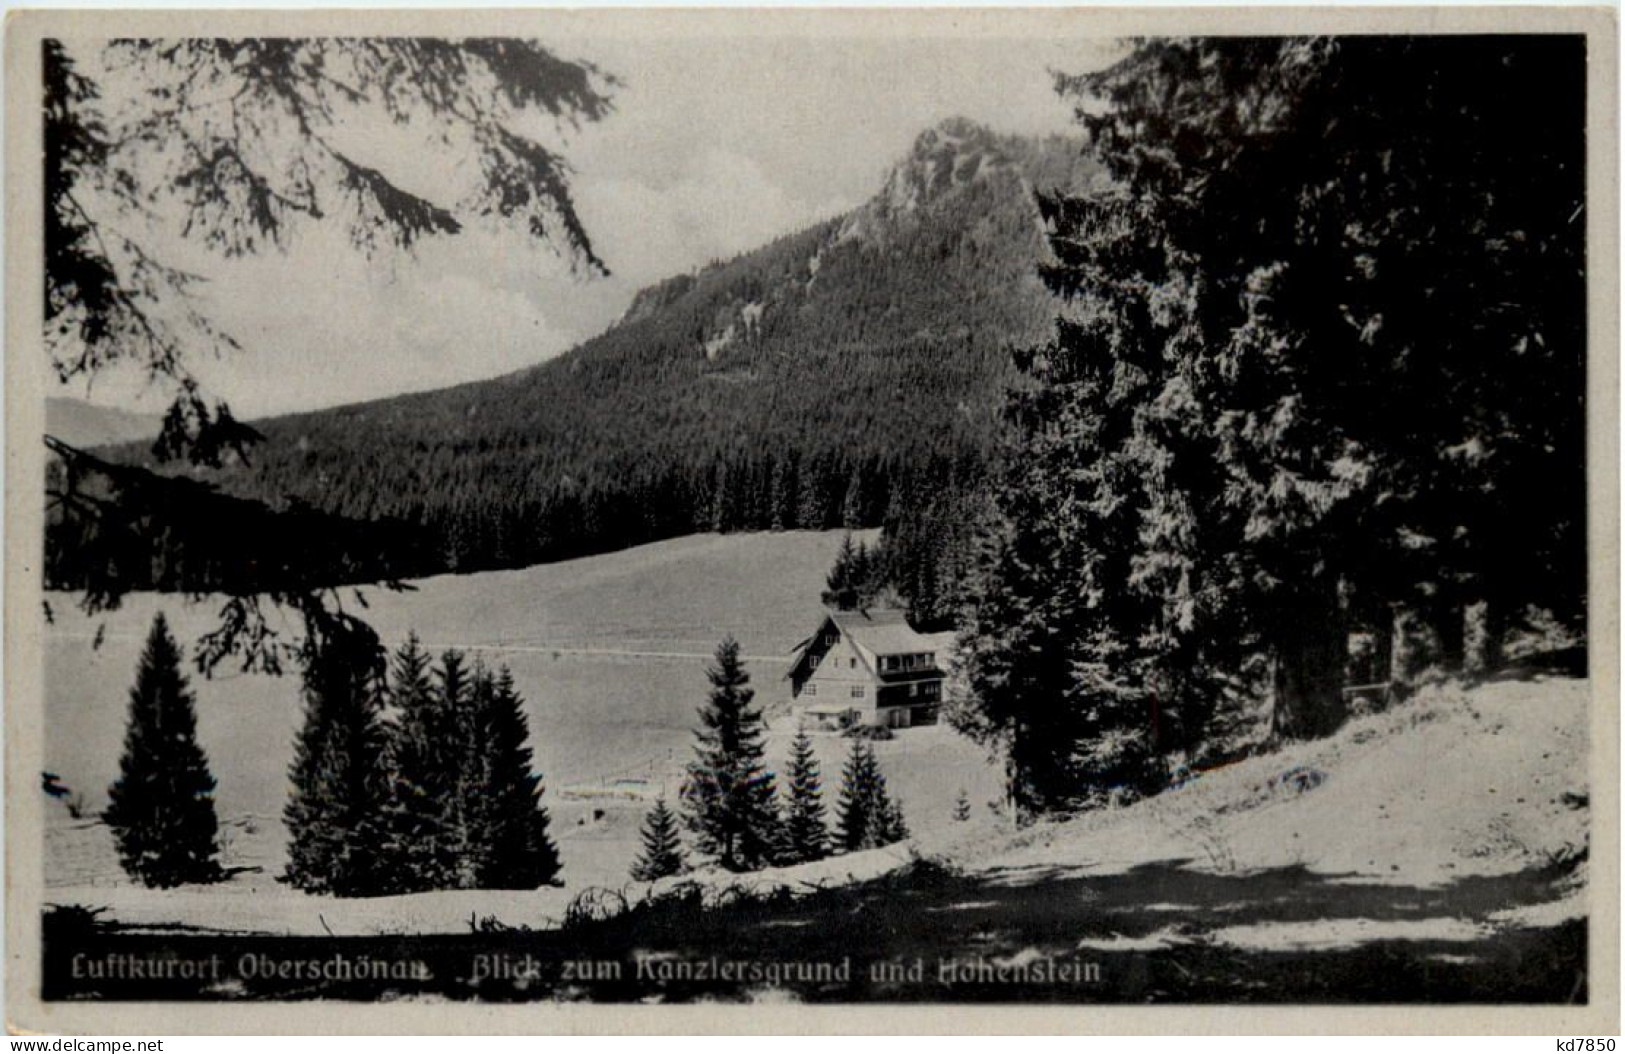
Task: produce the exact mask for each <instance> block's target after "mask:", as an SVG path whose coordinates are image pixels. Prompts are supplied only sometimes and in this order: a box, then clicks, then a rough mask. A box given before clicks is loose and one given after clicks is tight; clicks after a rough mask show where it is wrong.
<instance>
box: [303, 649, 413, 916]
mask: <svg viewBox="0 0 1625 1054" xmlns="http://www.w3.org/2000/svg"><path fill="white" fill-rule="evenodd" d="M382 665H383V662H382V655H381V653H380V649H379V647H378V644H377V640H376V638H374V637H372V636H371V634H369V633H363V632H359V631H355V630H343V631H336V632H334V633H333V634H332V635H331V636H329V637H328V638H327V639H325V640H323V641H320V642H317V643H316V645H315V647H314V648H313V653H312V656H311V658H310V660H309V662H308V664H307V666H306V669H305V723H304V727H303V728H302V729H301V730H300V733H299V737H298V740H297V742H296V744H295V749H294V761H293V765H292V766H291V768H290V770H289V777H290V779H291V781H292V783H293V792H292V797H291V798H290V799H289V801H288V804H287V806H286V808H284V810H283V818H284V822H285V823H286V825H287V829H288V836H289V846H288V865H287V870H286V873H285V876H284V880H285V881H286V882H288V883H289V884H290V885H293V886H295V887H296V888H298V889H302V890H304V891H306V892H307V893H333V894H336V895H338V896H344V897H353V896H371V895H376V894H378V893H383V892H389V891H391V889H392V888H393V885H392V879H391V877H390V870H391V868H390V864H391V861H390V859H389V854H388V852H387V850H388V846H389V838H388V834H387V832H386V828H385V824H386V818H385V812H386V810H385V804H386V802H387V800H388V793H389V789H388V775H387V771H386V769H385V765H384V752H385V749H386V746H387V740H386V735H385V730H384V727H383V723H382V721H381V720H380V698H379V697H380V694H381V693H380V691H379V682H380V681H381V680H382V676H381V675H382Z"/></svg>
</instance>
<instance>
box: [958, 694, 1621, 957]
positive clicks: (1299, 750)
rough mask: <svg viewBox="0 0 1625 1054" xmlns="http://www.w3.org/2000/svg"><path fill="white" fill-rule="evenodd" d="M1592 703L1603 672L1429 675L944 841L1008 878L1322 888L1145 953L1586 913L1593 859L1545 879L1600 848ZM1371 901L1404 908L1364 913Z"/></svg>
mask: <svg viewBox="0 0 1625 1054" xmlns="http://www.w3.org/2000/svg"><path fill="white" fill-rule="evenodd" d="M1590 704H1591V692H1590V685H1589V682H1587V681H1584V680H1576V679H1573V678H1564V677H1545V676H1541V677H1534V678H1531V679H1519V680H1505V681H1499V682H1491V683H1487V684H1483V685H1480V686H1477V687H1473V688H1470V689H1463V688H1461V687H1459V686H1456V685H1442V686H1437V687H1432V688H1428V689H1425V690H1423V691H1422V692H1421V693H1419V694H1418V696H1417V697H1416V698H1414V699H1412V700H1410V701H1409V702H1407V703H1405V704H1403V705H1401V706H1398V707H1396V708H1394V709H1393V710H1390V711H1388V712H1386V713H1382V714H1376V715H1372V716H1368V717H1364V718H1360V719H1357V720H1355V721H1352V722H1350V724H1349V725H1348V726H1346V727H1345V728H1344V729H1342V730H1341V731H1340V732H1338V733H1337V734H1336V735H1334V736H1332V737H1330V738H1328V739H1325V740H1320V741H1316V742H1311V743H1303V744H1297V745H1293V746H1290V747H1287V748H1285V749H1283V750H1281V751H1279V752H1277V753H1272V754H1265V755H1261V756H1258V757H1254V758H1250V759H1248V760H1246V761H1243V762H1240V763H1237V764H1234V765H1231V766H1228V767H1226V768H1224V769H1221V770H1218V771H1212V772H1207V773H1204V774H1203V775H1201V776H1200V777H1199V778H1198V779H1196V780H1195V781H1193V782H1192V783H1190V784H1187V785H1186V786H1184V787H1182V788H1180V789H1177V790H1173V791H1169V792H1167V793H1164V794H1161V795H1158V796H1157V797H1155V798H1150V799H1147V800H1144V801H1141V802H1137V803H1135V804H1133V805H1130V806H1127V807H1124V808H1120V809H1115V810H1109V811H1105V812H1101V813H1097V814H1093V815H1090V816H1087V817H1084V818H1081V819H1078V820H1074V821H1071V822H1064V823H1054V824H1041V825H1038V826H1036V827H1035V828H1032V829H1030V830H1028V831H1024V832H1022V833H1020V834H1019V835H1015V836H1011V837H1009V838H1007V839H1005V840H1003V841H998V842H994V843H985V842H984V843H982V844H981V845H976V844H970V843H967V844H961V845H959V846H957V847H952V848H948V849H947V850H946V851H947V852H948V853H949V855H951V856H953V857H955V858H956V859H958V860H959V861H961V862H962V863H964V864H966V865H969V866H970V867H971V868H972V869H973V870H975V871H978V872H980V873H982V874H984V875H987V876H988V877H989V878H990V879H991V880H992V881H995V882H997V883H999V884H1007V885H1026V884H1032V885H1040V884H1043V883H1048V882H1056V881H1060V880H1064V879H1068V878H1083V877H1096V876H1112V875H1121V876H1126V878H1125V881H1128V882H1133V881H1135V877H1134V876H1133V875H1132V874H1130V873H1131V872H1135V871H1137V870H1138V871H1140V872H1142V873H1149V872H1151V871H1155V872H1156V873H1158V874H1159V875H1161V876H1167V875H1169V874H1172V873H1184V874H1190V875H1192V876H1198V875H1200V876H1216V877H1222V878H1236V879H1246V878H1247V877H1248V876H1264V875H1273V876H1283V875H1289V874H1293V873H1301V874H1303V875H1304V876H1305V880H1304V881H1302V882H1300V883H1298V885H1299V886H1300V887H1302V888H1304V889H1306V890H1307V889H1311V888H1314V889H1318V890H1319V892H1318V893H1317V894H1316V895H1318V896H1321V897H1323V898H1325V900H1326V910H1324V911H1321V912H1316V911H1313V910H1311V911H1310V912H1308V914H1311V915H1312V916H1314V917H1309V918H1297V917H1288V916H1290V915H1291V913H1289V912H1285V911H1281V912H1268V911H1265V912H1261V913H1260V914H1263V915H1265V916H1270V915H1274V916H1275V917H1273V918H1268V917H1267V918H1265V919H1263V920H1261V921H1254V922H1250V923H1249V924H1247V925H1241V926H1223V925H1213V926H1212V928H1211V929H1206V928H1204V930H1203V932H1201V933H1200V934H1194V935H1193V934H1191V933H1188V932H1187V933H1181V932H1177V931H1175V930H1172V929H1170V930H1167V931H1164V932H1161V933H1158V934H1153V935H1150V936H1146V937H1138V938H1136V940H1137V941H1138V942H1139V944H1141V945H1143V946H1144V947H1143V948H1142V949H1141V950H1145V949H1148V948H1154V947H1167V946H1174V945H1177V944H1179V943H1180V942H1182V941H1189V940H1192V939H1199V940H1202V941H1205V942H1212V943H1217V944H1228V945H1232V946H1234V947H1238V948H1247V949H1276V950H1288V949H1297V950H1316V949H1322V950H1323V949H1328V948H1338V947H1348V946H1352V945H1356V944H1360V943H1365V942H1372V941H1395V940H1401V941H1404V940H1418V941H1420V940H1432V941H1441V940H1442V941H1458V940H1459V941H1464V942H1465V941H1472V940H1476V939H1479V938H1482V937H1484V936H1486V935H1489V934H1491V933H1493V932H1494V931H1496V930H1498V929H1500V928H1504V927H1509V926H1526V927H1535V928H1544V927H1549V926H1554V925H1557V924H1559V923H1561V922H1563V921H1565V920H1567V919H1573V918H1581V917H1584V916H1585V915H1586V914H1587V907H1586V899H1585V888H1584V875H1585V868H1584V865H1583V863H1582V864H1581V865H1580V866H1579V867H1578V868H1577V869H1576V870H1575V871H1574V873H1573V875H1572V876H1571V877H1570V878H1569V879H1567V880H1565V881H1561V882H1559V883H1558V885H1557V888H1558V889H1559V891H1560V895H1559V896H1557V897H1556V898H1555V899H1550V898H1549V896H1548V894H1546V893H1541V892H1539V891H1540V890H1541V889H1542V887H1543V882H1542V876H1545V878H1546V879H1548V880H1549V879H1550V878H1551V877H1552V876H1553V875H1554V874H1557V873H1561V872H1562V871H1563V869H1564V866H1565V865H1572V864H1573V863H1574V862H1575V861H1577V860H1581V859H1583V855H1584V853H1585V850H1586V848H1587V846H1588V838H1589V829H1590V819H1591V813H1590V808H1589V789H1588V780H1587V756H1588V755H1587V738H1588V732H1589V728H1590V716H1591V715H1590ZM1520 878H1527V879H1528V881H1527V882H1521V881H1519V879H1520ZM1327 884H1330V885H1331V886H1332V887H1336V886H1337V885H1342V886H1344V887H1346V888H1348V889H1349V890H1350V897H1349V898H1348V901H1347V902H1346V903H1338V901H1337V897H1336V894H1335V891H1334V890H1328V889H1327ZM1167 885H1168V888H1169V889H1170V890H1175V889H1178V888H1179V887H1180V886H1181V883H1179V882H1177V881H1169V882H1168V883H1167ZM1191 885H1198V883H1194V882H1193V883H1191ZM1523 886H1527V887H1528V888H1527V889H1523V888H1522V887H1523ZM1355 887H1359V889H1360V891H1361V893H1362V896H1361V897H1358V898H1357V897H1355V896H1354V895H1353V893H1354V890H1355ZM1373 887H1377V888H1381V887H1388V888H1391V889H1392V890H1393V894H1392V895H1391V896H1387V897H1383V896H1380V895H1376V894H1373V893H1372V890H1373ZM1245 888H1246V886H1245V882H1241V883H1238V884H1237V889H1238V890H1244V889H1245ZM1543 896H1547V897H1548V899H1545V900H1541V901H1539V902H1535V903H1530V902H1529V900H1530V898H1537V899H1538V898H1540V897H1543ZM1155 900H1156V896H1155V895H1154V894H1151V895H1148V898H1147V903H1146V904H1145V905H1144V910H1145V911H1147V912H1153V913H1154V912H1157V911H1162V912H1167V913H1169V914H1170V915H1174V914H1179V913H1182V912H1183V913H1187V914H1188V913H1189V912H1191V910H1192V907H1193V906H1192V905H1191V904H1188V903H1172V902H1170V903H1160V904H1159V903H1155ZM1362 901H1369V902H1370V903H1372V904H1374V905H1375V906H1377V907H1380V909H1381V910H1382V911H1383V912H1385V913H1386V912H1392V911H1396V910H1399V911H1402V912H1403V913H1404V915H1405V916H1406V917H1404V918H1371V917H1362V915H1361V910H1362V909H1361V908H1360V907H1359V906H1358V905H1359V904H1360V903H1361V902H1362ZM1508 902H1510V903H1515V904H1517V906H1516V907H1506V906H1505V904H1506V903H1508ZM1333 909H1336V910H1333ZM1222 921H1223V919H1222V917H1221V916H1215V917H1214V919H1213V922H1214V923H1220V922H1222ZM1091 946H1100V947H1102V948H1106V947H1109V946H1110V942H1109V941H1108V942H1107V943H1106V944H1098V942H1097V945H1091Z"/></svg>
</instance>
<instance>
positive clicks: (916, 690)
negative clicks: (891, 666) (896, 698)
mask: <svg viewBox="0 0 1625 1054" xmlns="http://www.w3.org/2000/svg"><path fill="white" fill-rule="evenodd" d="M908 694H909V697H910V698H912V697H914V696H916V695H919V694H920V686H919V685H917V684H911V685H909V686H908Z"/></svg>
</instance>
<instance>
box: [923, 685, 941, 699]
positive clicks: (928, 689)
mask: <svg viewBox="0 0 1625 1054" xmlns="http://www.w3.org/2000/svg"><path fill="white" fill-rule="evenodd" d="M938 687H940V686H939V685H938V684H937V682H935V681H932V682H931V683H930V684H928V685H926V686H925V694H926V697H927V698H933V697H935V696H936V694H937V689H938Z"/></svg>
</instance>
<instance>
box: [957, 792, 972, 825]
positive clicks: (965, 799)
mask: <svg viewBox="0 0 1625 1054" xmlns="http://www.w3.org/2000/svg"><path fill="white" fill-rule="evenodd" d="M969 819H970V795H969V794H966V793H965V792H964V791H963V790H961V791H960V792H959V797H957V798H955V799H954V822H955V823H964V822H965V821H966V820H969Z"/></svg>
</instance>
